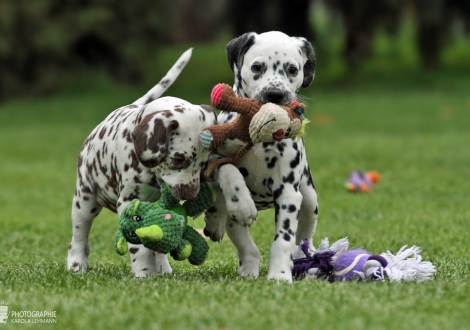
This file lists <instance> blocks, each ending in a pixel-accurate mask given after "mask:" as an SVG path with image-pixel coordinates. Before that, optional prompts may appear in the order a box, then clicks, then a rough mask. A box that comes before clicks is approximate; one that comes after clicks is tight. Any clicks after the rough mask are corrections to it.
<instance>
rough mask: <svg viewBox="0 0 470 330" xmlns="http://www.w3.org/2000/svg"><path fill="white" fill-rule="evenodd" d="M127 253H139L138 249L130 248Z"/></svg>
mask: <svg viewBox="0 0 470 330" xmlns="http://www.w3.org/2000/svg"><path fill="white" fill-rule="evenodd" d="M129 252H130V253H131V254H136V253H137V252H139V248H136V247H131V248H130V249H129Z"/></svg>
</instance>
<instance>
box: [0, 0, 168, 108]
mask: <svg viewBox="0 0 470 330" xmlns="http://www.w3.org/2000/svg"><path fill="white" fill-rule="evenodd" d="M158 7H159V6H158V5H157V3H156V2H153V4H152V5H151V6H149V2H148V1H146V0H133V1H119V0H35V1H31V0H2V1H1V2H0V99H1V98H5V97H9V96H11V95H14V94H19V93H24V91H25V90H30V91H31V89H32V91H33V92H41V93H44V92H48V91H52V90H55V89H56V88H57V87H58V85H60V83H61V79H62V78H63V77H64V75H67V74H70V69H71V68H72V67H73V68H74V70H77V69H80V68H82V67H84V66H99V67H103V68H104V69H105V70H107V71H108V72H109V73H110V74H111V75H112V76H113V77H115V78H117V79H119V80H125V81H135V80H138V79H139V78H140V74H141V73H140V68H139V64H138V61H137V59H141V58H142V54H145V53H149V52H151V51H153V50H154V49H155V47H156V46H157V45H158V42H157V40H156V39H158V36H159V31H160V30H161V25H160V20H159V15H158V12H159V8H158Z"/></svg>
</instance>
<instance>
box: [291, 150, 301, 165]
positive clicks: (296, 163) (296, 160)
mask: <svg viewBox="0 0 470 330" xmlns="http://www.w3.org/2000/svg"><path fill="white" fill-rule="evenodd" d="M299 163H300V152H297V155H296V156H295V158H294V160H292V161H291V162H290V167H291V168H296V167H297V166H298V165H299Z"/></svg>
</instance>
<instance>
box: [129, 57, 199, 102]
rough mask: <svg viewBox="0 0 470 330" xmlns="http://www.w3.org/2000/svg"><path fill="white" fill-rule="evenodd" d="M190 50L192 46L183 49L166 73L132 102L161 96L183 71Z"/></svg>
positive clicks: (150, 99) (147, 100)
mask: <svg viewBox="0 0 470 330" xmlns="http://www.w3.org/2000/svg"><path fill="white" fill-rule="evenodd" d="M192 52H193V49H192V48H189V49H188V50H187V51H185V52H184V53H183V54H182V55H181V56H180V58H179V59H178V60H177V61H176V63H175V64H173V66H172V67H171V69H170V70H169V71H168V72H167V74H166V75H165V76H164V77H163V78H162V79H161V80H160V81H159V82H158V84H156V85H155V86H154V87H153V88H152V89H151V90H149V91H148V92H147V94H145V95H144V96H142V97H141V98H140V99H138V100H136V101H135V102H133V103H132V104H136V105H145V104H147V103H150V102H152V101H153V100H156V99H158V98H159V97H160V96H162V94H163V93H165V91H166V90H167V89H168V87H170V86H171V85H172V84H173V83H174V82H175V80H176V78H178V76H179V75H180V73H181V71H183V69H184V67H185V66H186V64H187V63H188V62H189V60H190V59H191V54H192Z"/></svg>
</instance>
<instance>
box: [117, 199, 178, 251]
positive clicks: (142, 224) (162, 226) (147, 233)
mask: <svg viewBox="0 0 470 330" xmlns="http://www.w3.org/2000/svg"><path fill="white" fill-rule="evenodd" d="M184 226H185V218H184V216H182V215H180V214H177V213H175V212H172V211H169V210H165V209H162V208H160V207H157V206H156V205H155V204H153V203H148V202H141V201H140V200H138V199H135V200H133V201H132V202H131V203H130V204H129V205H128V206H127V207H126V208H125V209H124V211H123V212H122V213H121V220H120V230H121V231H122V233H123V235H124V237H125V238H126V240H127V241H128V242H130V243H133V244H141V243H143V242H145V241H148V242H154V243H157V242H159V241H161V240H162V239H163V237H164V236H168V234H169V232H174V231H177V232H182V230H183V228H184ZM180 236H181V234H180Z"/></svg>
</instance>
